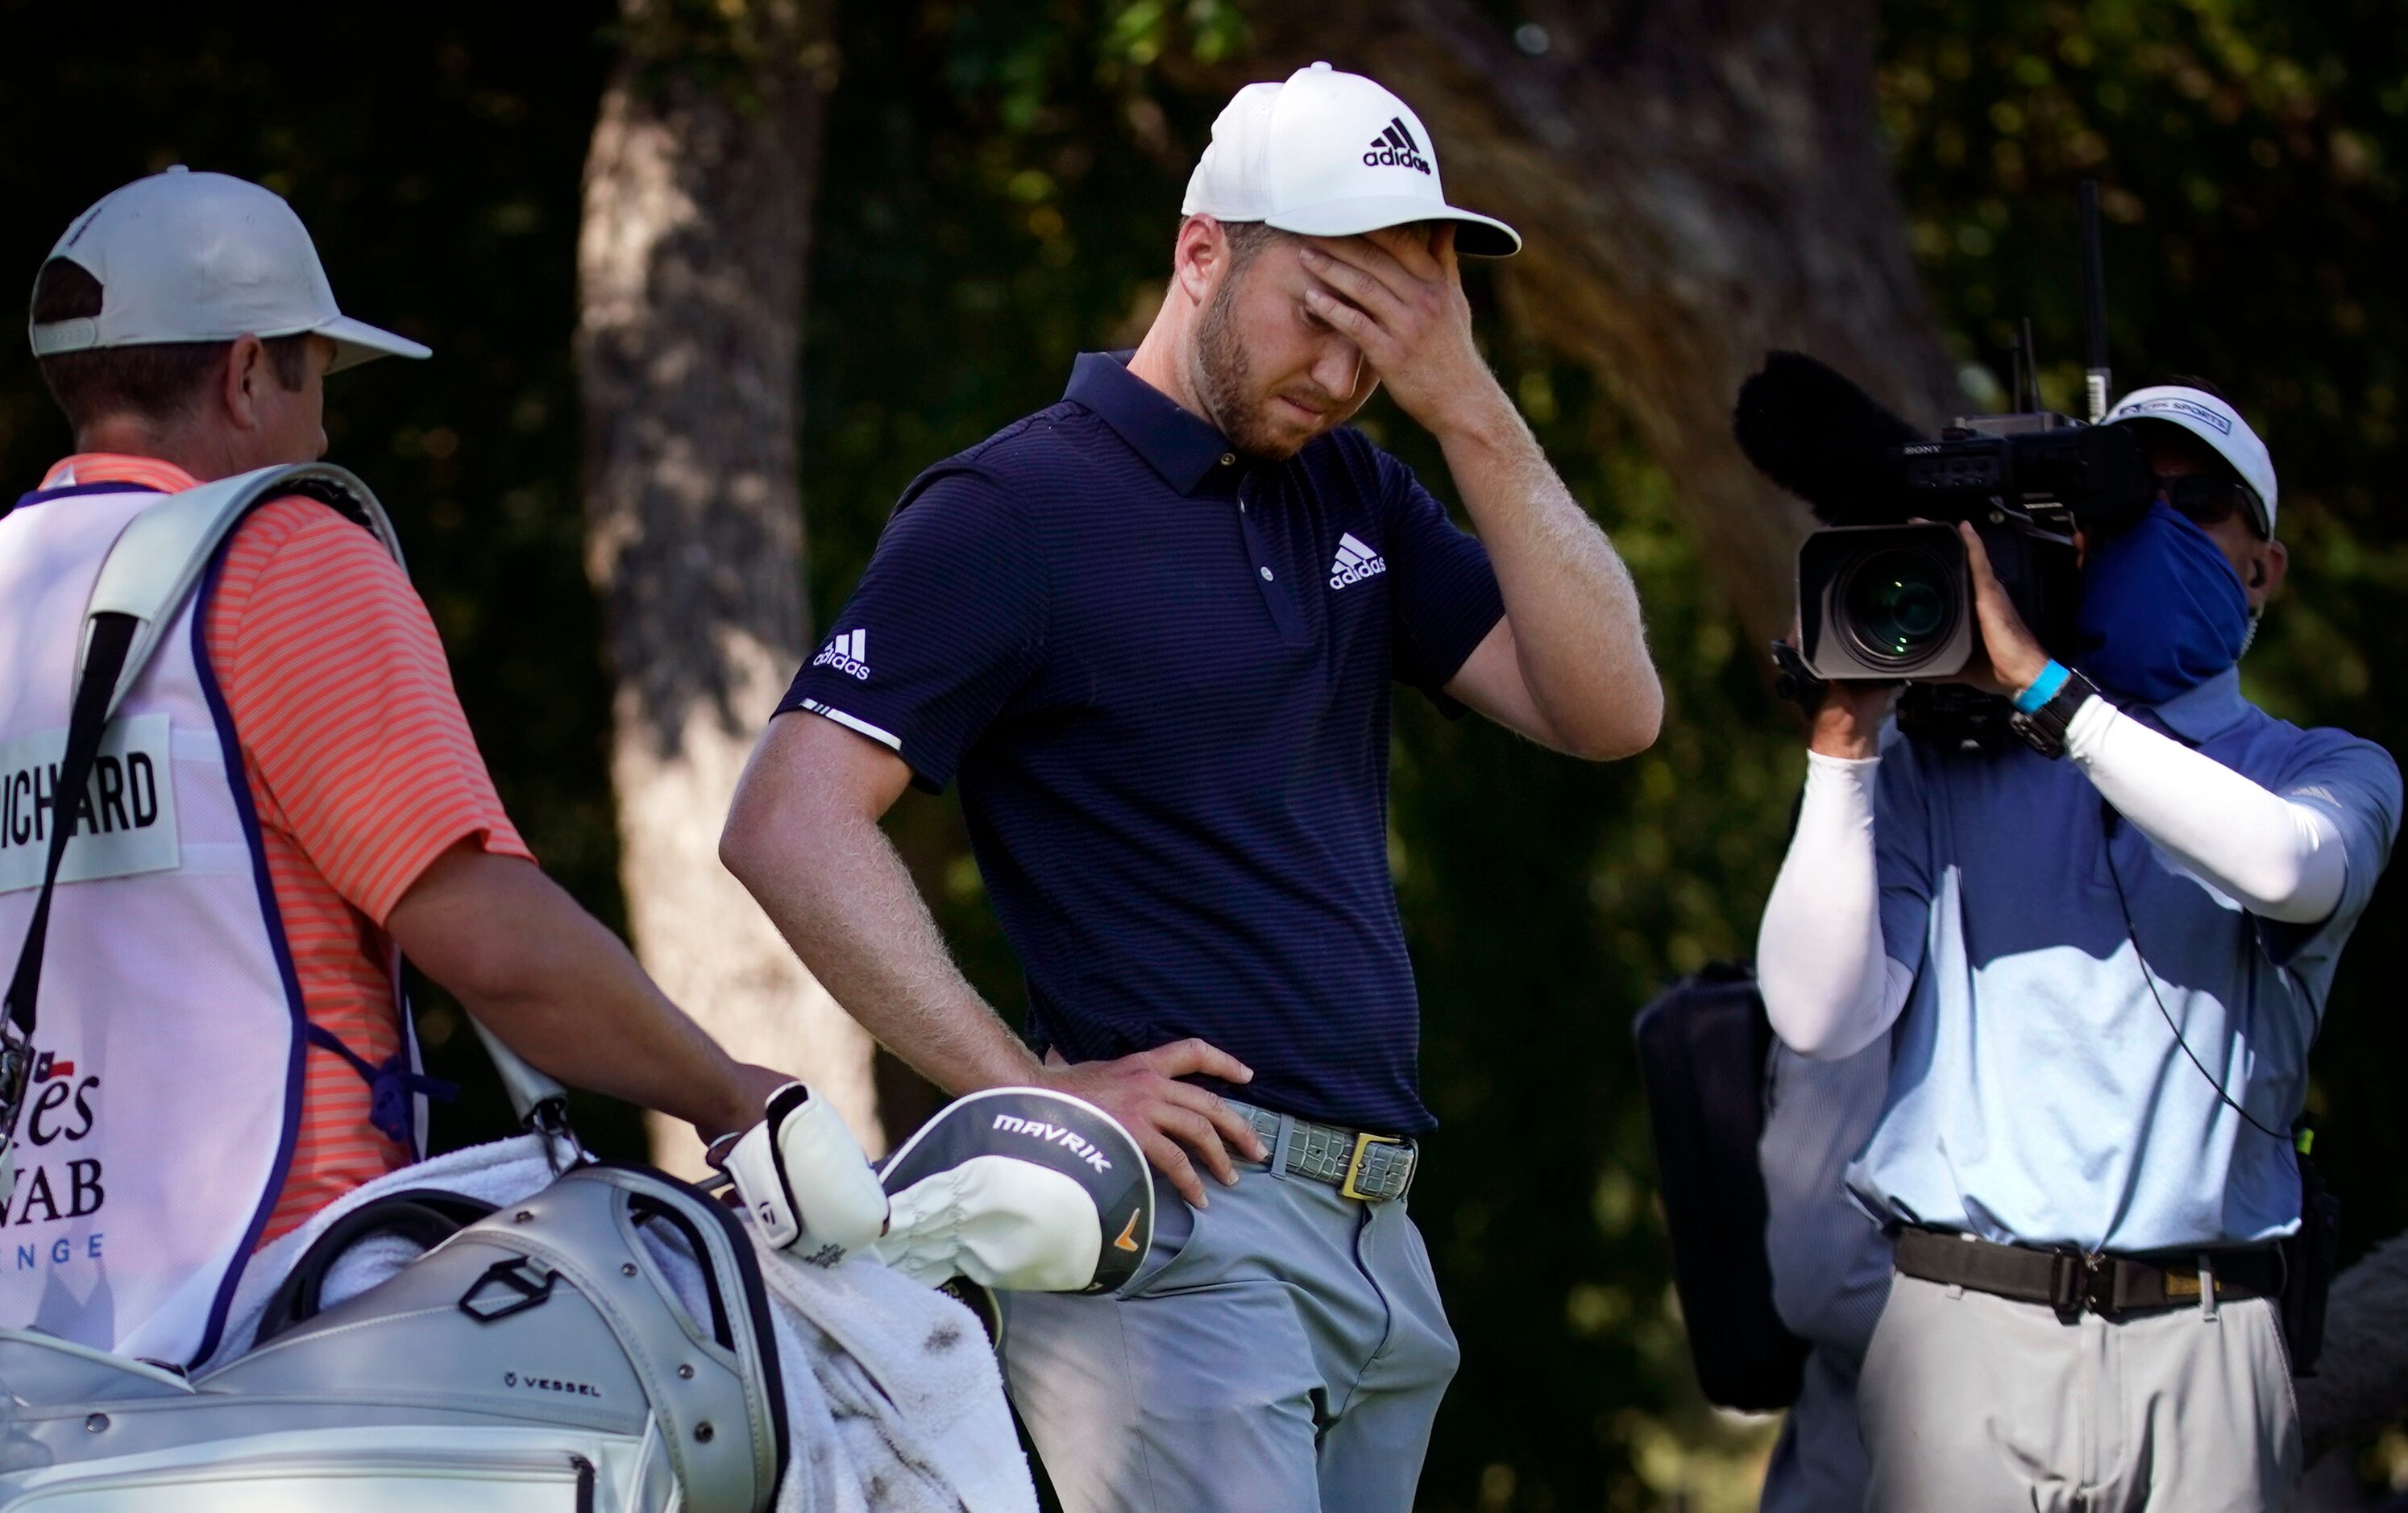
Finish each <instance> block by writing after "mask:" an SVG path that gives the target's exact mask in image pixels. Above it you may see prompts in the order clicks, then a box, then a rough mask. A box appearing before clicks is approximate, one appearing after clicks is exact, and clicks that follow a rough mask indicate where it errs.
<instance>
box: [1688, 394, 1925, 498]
mask: <svg viewBox="0 0 2408 1513" xmlns="http://www.w3.org/2000/svg"><path fill="white" fill-rule="evenodd" d="M1731 432H1732V434H1733V435H1735V436H1737V437H1738V439H1739V445H1740V450H1742V451H1743V452H1745V453H1746V454H1747V460H1748V461H1749V462H1751V463H1754V464H1756V469H1757V471H1759V472H1761V473H1762V474H1763V475H1764V476H1765V477H1766V478H1770V479H1771V480H1772V481H1773V482H1775V483H1778V484H1780V485H1781V486H1782V487H1783V488H1785V489H1786V490H1788V491H1789V492H1791V493H1794V494H1796V495H1797V496H1798V497H1799V498H1800V499H1803V500H1805V501H1806V503H1807V505H1808V506H1809V507H1811V508H1812V509H1813V511H1814V518H1815V519H1817V520H1819V521H1822V522H1823V523H1824V524H1826V525H1877V524H1885V523H1888V522H1890V521H1900V520H1904V519H1905V518H1906V514H1905V512H1906V509H1907V500H1906V482H1905V469H1904V467H1903V465H1902V464H1900V462H1899V457H1898V453H1897V449H1898V448H1899V447H1901V446H1903V445H1905V444H1906V443H1907V442H1910V441H1920V440H1922V439H1923V436H1922V435H1921V434H1920V433H1919V432H1917V431H1916V430H1915V429H1914V427H1913V426H1911V425H1909V424H1907V423H1906V422H1905V421H1901V420H1899V418H1898V417H1897V416H1895V415H1892V414H1891V413H1890V412H1889V411H1887V410H1885V409H1884V408H1882V407H1881V406H1880V405H1878V404H1876V403H1875V402H1874V400H1873V397H1872V396H1871V394H1868V393H1865V392H1864V391H1863V390H1862V389H1859V388H1857V387H1856V385H1855V384H1853V383H1850V382H1849V381H1848V380H1847V379H1846V378H1842V377H1841V376H1840V375H1839V374H1838V373H1836V372H1834V371H1832V370H1831V369H1830V368H1828V367H1827V366H1825V365H1824V364H1821V363H1818V362H1816V361H1814V359H1813V358H1811V357H1808V356H1807V355H1806V354H1805V353H1803V352H1773V353H1771V354H1770V355H1769V356H1768V357H1766V359H1765V362H1764V371H1762V372H1761V373H1757V374H1756V375H1755V376H1753V377H1751V378H1749V379H1748V380H1747V381H1746V382H1745V383H1743V384H1741V385H1740V390H1739V403H1738V405H1737V407H1735V408H1734V409H1733V410H1732V412H1731Z"/></svg>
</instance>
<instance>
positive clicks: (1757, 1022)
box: [1632, 963, 1806, 1413]
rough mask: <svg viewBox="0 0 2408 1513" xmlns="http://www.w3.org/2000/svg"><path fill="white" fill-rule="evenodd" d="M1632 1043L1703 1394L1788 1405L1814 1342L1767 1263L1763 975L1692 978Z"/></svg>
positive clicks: (1760, 1408) (1729, 969)
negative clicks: (1787, 1319)
mask: <svg viewBox="0 0 2408 1513" xmlns="http://www.w3.org/2000/svg"><path fill="white" fill-rule="evenodd" d="M1632 1037H1633V1039H1634V1040H1636V1042H1637V1043H1638V1047H1639V1072H1640V1081H1641V1084H1642V1085H1643V1086H1644V1088H1645V1089H1646V1093H1647V1122H1648V1128H1649V1132H1650V1134H1651V1135H1652V1136H1653V1137H1654V1140H1655V1145H1656V1173H1657V1185H1658V1190H1659V1192H1660V1194H1661V1196H1662V1199H1663V1203H1664V1221H1665V1228H1666V1229H1667V1230H1668V1231H1669V1233H1670V1236H1671V1242H1672V1285H1673V1287H1674V1289H1675V1290H1676V1291H1677V1292H1679V1294H1680V1298H1681V1314H1682V1317H1683V1319H1684V1320H1685V1321H1686V1323H1687V1325H1688V1334H1689V1357H1690V1360H1691V1361H1692V1362H1693V1363H1695V1364H1696V1366H1697V1370H1698V1385H1699V1387H1700V1388H1702V1389H1703V1390H1704V1392H1705V1394H1706V1398H1707V1400H1708V1401H1709V1402H1712V1403H1714V1404H1716V1405H1718V1406H1722V1407H1727V1408H1736V1409H1740V1410H1742V1411H1744V1412H1751V1413H1769V1412H1771V1411H1773V1410H1776V1409H1779V1408H1785V1407H1787V1406H1789V1405H1790V1404H1791V1403H1794V1402H1795V1401H1797V1398H1798V1388H1799V1381H1800V1379H1801V1377H1802V1374H1803V1372H1804V1369H1805V1363H1806V1342H1805V1341H1804V1340H1802V1339H1800V1338H1799V1337H1798V1336H1797V1335H1793V1334H1791V1333H1790V1332H1789V1330H1788V1328H1787V1327H1786V1326H1785V1325H1784V1324H1783V1323H1782V1321H1781V1316H1780V1315H1779V1314H1778V1313H1776V1312H1775V1311H1774V1310H1773V1306H1772V1266H1771V1263H1770V1260H1769V1259H1768V1258H1767V1256H1766V1254H1765V1238H1764V1225H1765V1215H1766V1200H1765V1192H1764V1172H1763V1169H1762V1168H1761V1167H1759V1166H1758V1165H1757V1164H1756V1142H1757V1140H1758V1139H1759V1138H1760V1137H1761V1136H1762V1135H1763V1133H1764V1079H1765V1069H1766V1066H1767V1064H1768V1059H1769V1057H1770V1054H1771V1049H1772V1023H1771V1021H1770V1020H1768V1019H1766V1018H1765V1013H1764V1000H1763V998H1762V997H1761V996H1760V995H1758V993H1757V992H1756V978H1755V975H1754V974H1753V973H1752V972H1750V971H1749V970H1748V969H1747V968H1746V967H1744V966H1738V965H1733V964H1730V963H1714V964H1713V965H1711V966H1709V967H1707V968H1706V969H1705V970H1704V971H1702V972H1699V973H1698V974H1697V975H1696V976H1694V977H1689V978H1683V979H1682V980H1681V981H1679V982H1676V983H1674V984H1673V985H1672V986H1671V987H1670V988H1668V989H1666V990H1665V991H1664V992H1663V994H1662V995H1661V996H1660V997H1658V998H1657V999H1656V1001H1655V1002H1654V1003H1652V1004H1650V1005H1648V1006H1646V1007H1645V1008H1644V1009H1641V1011H1640V1014H1639V1018H1638V1020H1637V1021H1635V1022H1634V1024H1633V1025H1632Z"/></svg>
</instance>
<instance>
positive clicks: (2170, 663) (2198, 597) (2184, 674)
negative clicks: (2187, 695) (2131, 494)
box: [2077, 500, 2250, 704]
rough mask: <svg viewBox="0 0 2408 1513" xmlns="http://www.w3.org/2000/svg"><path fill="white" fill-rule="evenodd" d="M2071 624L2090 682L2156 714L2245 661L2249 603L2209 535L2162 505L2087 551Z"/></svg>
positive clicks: (2247, 642) (2247, 641)
mask: <svg viewBox="0 0 2408 1513" xmlns="http://www.w3.org/2000/svg"><path fill="white" fill-rule="evenodd" d="M2077 623H2078V624H2079V626H2080V629H2081V633H2082V644H2083V645H2084V646H2085V647H2086V648H2088V649H2087V650H2086V651H2085V652H2084V654H2083V656H2082V659H2081V661H2082V670H2083V671H2084V672H2085V673H2086V674H2087V675H2089V678H2090V680H2091V681H2092V682H2094V683H2097V684H2098V685H2099V686H2100V687H2101V688H2104V689H2106V690H2108V691H2110V692H2114V693H2118V694H2121V695H2123V696H2124V697H2125V698H2127V699H2131V700H2134V701H2136V702H2138V703H2141V704H2162V703H2164V702H2165V701H2166V700H2168V699H2170V698H2172V697H2173V696H2174V695H2175V694H2177V693H2180V692H2183V691H2184V690H2185V689H2190V688H2196V687H2198V686H2199V685H2200V684H2201V683H2203V682H2205V681H2207V680H2208V679H2209V678H2213V677H2214V676H2215V675H2216V674H2217V673H2220V672H2222V671H2224V670H2225V669H2226V668H2228V667H2229V666H2231V665H2233V664H2235V663H2237V662H2239V661H2240V660H2241V653H2242V650H2243V649H2244V648H2245V647H2246V646H2247V645H2248V644H2249V631H2250V622H2249V600H2248V596H2247V595H2245V594H2243V592H2241V579H2240V578H2237V577H2235V576H2234V574H2233V571H2232V564H2231V563H2229V562H2228V561H2226V560H2225V556H2224V553H2223V551H2221V550H2218V548H2217V547H2216V545H2215V543H2214V541H2212V540H2210V539H2209V538H2208V535H2207V533H2206V532H2205V531H2202V530H2200V528H2199V527H2198V526H2197V525H2194V524H2193V523H2191V522H2190V521H2187V520H2185V519H2184V518H2183V517H2182V516H2181V515H2179V514H2176V513H2175V512H2174V511H2173V510H2172V509H2171V507H2168V506H2167V505H2166V503H2165V501H2163V500H2159V501H2157V503H2156V504H2154V505H2151V506H2150V507H2149V512H2148V514H2147V515H2146V516H2144V517H2143V519H2142V521H2141V522H2140V523H2139V524H2137V525H2135V526H2133V527H2132V528H2131V529H2130V530H2128V531H2126V532H2123V533H2122V534H2120V535H2114V536H2111V537H2109V538H2108V539H2107V540H2105V541H2104V542H2102V543H2100V545H2098V546H2097V547H2095V548H2094V549H2093V550H2091V552H2090V554H2089V556H2088V558H2087V560H2085V562H2084V564H2083V566H2082V610H2081V613H2080V615H2079V617H2078V621H2077Z"/></svg>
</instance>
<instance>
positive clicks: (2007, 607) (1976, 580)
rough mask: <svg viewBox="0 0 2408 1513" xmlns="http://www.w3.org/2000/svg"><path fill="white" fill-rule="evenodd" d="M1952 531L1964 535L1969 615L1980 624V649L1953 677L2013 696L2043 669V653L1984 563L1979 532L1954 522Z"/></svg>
mask: <svg viewBox="0 0 2408 1513" xmlns="http://www.w3.org/2000/svg"><path fill="white" fill-rule="evenodd" d="M1957 535H1959V536H1961V537H1963V538H1964V542H1965V557H1966V561H1967V562H1968V564H1970V565H1971V569H1972V578H1973V620H1974V622H1975V623H1976V624H1978V625H1979V626H1980V627H1981V630H1982V649H1983V652H1984V653H1985V655H1977V656H1976V657H1975V658H1974V659H1973V661H1972V662H1971V663H1970V664H1967V665H1966V668H1965V671H1964V674H1963V676H1962V678H1961V679H1959V680H1960V681H1963V682H1968V683H1971V684H1972V685H1973V686H1974V687H1976V688H1980V689H1986V690H1988V691H1989V692H1993V693H2004V694H2007V695H2010V696H2013V695H2014V694H2016V693H2020V692H2023V691H2024V690H2025V689H2028V688H2029V687H2031V685H2032V681H2033V679H2035V678H2039V677H2040V675H2041V674H2042V671H2044V670H2045V669H2046V668H2047V666H2048V652H2047V651H2046V650H2045V649H2042V646H2041V644H2040V640H2039V638H2038V637H2037V636H2035V635H2032V633H2031V628H2030V627H2029V626H2028V625H2026V624H2025V623H2024V617H2023V616H2021V615H2019V614H2017V613H2016V612H2015V607H2014V601H2013V600H2011V599H2009V598H2008V597H2007V590H2006V585H2005V584H2003V583H2000V581H1999V574H1998V570H1997V569H1995V568H1993V567H1992V566H1991V565H1990V553H1989V550H1988V549H1986V548H1985V547H1984V546H1983V545H1982V536H1981V533H1980V532H1978V531H1976V530H1974V529H1973V527H1971V525H1968V524H1966V523H1965V522H1964V521H1957Z"/></svg>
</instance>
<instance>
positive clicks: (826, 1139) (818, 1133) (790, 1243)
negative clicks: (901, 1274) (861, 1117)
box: [727, 1082, 886, 1265]
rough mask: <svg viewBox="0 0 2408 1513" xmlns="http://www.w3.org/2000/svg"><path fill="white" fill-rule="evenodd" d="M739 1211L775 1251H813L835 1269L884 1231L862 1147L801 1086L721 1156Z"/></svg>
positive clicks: (773, 1102)
mask: <svg viewBox="0 0 2408 1513" xmlns="http://www.w3.org/2000/svg"><path fill="white" fill-rule="evenodd" d="M727 1175H728V1176H729V1177H731V1178H734V1179H735V1181H736V1192H737V1195H738V1196H739V1197H741V1198H742V1199H743V1200H744V1207H745V1210H746V1211H747V1212H748V1213H750V1214H751V1215H752V1216H753V1222H754V1223H755V1224H758V1225H760V1226H761V1235H762V1237H763V1238H764V1239H767V1241H768V1242H769V1243H770V1244H771V1245H774V1246H777V1247H778V1248H780V1249H790V1248H794V1247H795V1246H796V1242H797V1241H800V1242H802V1245H801V1249H805V1250H808V1251H810V1252H812V1256H811V1259H812V1260H814V1261H819V1260H824V1261H825V1262H826V1263H828V1264H830V1265H833V1264H835V1263H837V1262H839V1261H841V1260H843V1259H844V1256H845V1252H847V1251H849V1250H857V1249H861V1248H862V1247H863V1246H865V1245H867V1244H869V1243H870V1242H871V1241H872V1240H875V1239H877V1238H878V1236H879V1235H880V1234H881V1233H882V1231H883V1230H884V1229H885V1227H886V1192H885V1190H884V1189H882V1188H881V1187H880V1186H879V1185H878V1173H877V1172H876V1171H875V1170H873V1169H872V1168H871V1166H870V1164H869V1158H868V1157H867V1156H865V1155H863V1154H862V1153H861V1144H860V1142H859V1141H857V1140H855V1139H854V1138H853V1132H852V1131H851V1130H849V1129H847V1128H845V1123H844V1119H843V1117H842V1116H840V1115H839V1114H838V1113H837V1111H836V1106H834V1105H833V1104H830V1103H829V1102H828V1101H827V1100H826V1099H824V1098H816V1097H813V1096H812V1095H811V1090H810V1089H809V1088H807V1087H805V1086H804V1085H803V1084H802V1083H800V1082H789V1083H787V1084H786V1085H785V1086H784V1087H782V1088H780V1089H779V1090H778V1091H777V1092H773V1093H771V1094H770V1095H769V1103H768V1117H767V1119H764V1120H762V1121H761V1122H760V1123H758V1124H755V1125H753V1127H752V1128H751V1129H749V1130H747V1131H745V1132H744V1136H743V1138H742V1139H739V1140H738V1141H737V1142H736V1147H735V1149H732V1150H730V1151H729V1152H728V1153H727Z"/></svg>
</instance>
